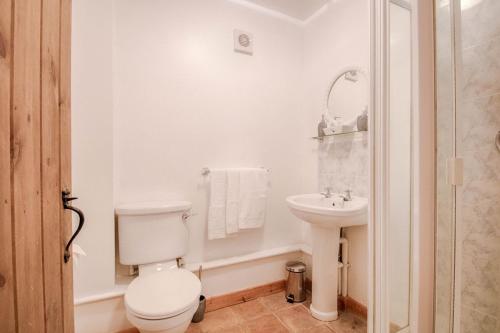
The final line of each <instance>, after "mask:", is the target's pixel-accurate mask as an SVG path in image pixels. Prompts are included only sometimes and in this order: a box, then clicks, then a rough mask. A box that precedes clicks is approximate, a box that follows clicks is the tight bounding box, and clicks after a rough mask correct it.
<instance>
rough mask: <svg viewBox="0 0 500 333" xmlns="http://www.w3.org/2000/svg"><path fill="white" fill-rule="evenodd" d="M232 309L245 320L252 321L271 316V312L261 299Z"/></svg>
mask: <svg viewBox="0 0 500 333" xmlns="http://www.w3.org/2000/svg"><path fill="white" fill-rule="evenodd" d="M232 309H233V310H234V311H235V312H236V313H237V314H238V315H239V316H240V317H241V318H242V319H243V320H252V319H255V318H257V317H260V316H263V315H265V314H269V313H270V311H269V309H268V308H266V307H265V306H264V305H263V304H262V302H261V300H260V299H255V300H252V301H248V302H244V303H241V304H238V305H235V306H233V307H232Z"/></svg>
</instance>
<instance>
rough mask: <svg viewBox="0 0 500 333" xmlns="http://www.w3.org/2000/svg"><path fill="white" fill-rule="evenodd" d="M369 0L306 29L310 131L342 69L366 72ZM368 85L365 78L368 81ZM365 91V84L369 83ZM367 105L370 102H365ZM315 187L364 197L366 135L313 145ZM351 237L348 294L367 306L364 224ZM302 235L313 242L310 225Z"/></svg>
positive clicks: (341, 5)
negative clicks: (317, 160) (350, 190)
mask: <svg viewBox="0 0 500 333" xmlns="http://www.w3.org/2000/svg"><path fill="white" fill-rule="evenodd" d="M368 19H369V2H368V1H366V0H350V1H337V2H332V3H330V6H329V7H328V9H327V10H326V11H325V12H324V13H323V14H322V15H320V16H318V17H317V18H316V19H314V20H312V21H311V22H309V23H308V24H307V25H306V27H305V36H304V52H305V54H304V71H305V76H304V91H305V96H306V98H305V99H304V103H305V107H304V109H305V110H307V114H308V116H309V124H310V125H309V126H308V127H309V129H310V131H314V129H315V127H316V124H317V123H318V121H319V120H320V119H321V114H322V113H323V112H324V110H325V108H326V97H327V90H328V88H329V85H330V84H331V82H332V81H333V79H334V78H335V76H336V75H337V74H339V72H340V71H341V70H344V69H345V68H347V67H357V68H361V69H363V70H364V71H365V72H366V73H368V64H369V61H370V39H369V36H370V35H369V21H368ZM366 83H367V85H368V84H369V83H368V80H366ZM367 89H368V86H367ZM367 103H368V101H367ZM315 158H318V159H319V164H318V170H317V174H318V180H319V182H318V185H319V187H318V188H317V189H316V190H320V191H323V190H324V188H325V187H326V186H330V187H332V188H333V190H334V191H335V192H342V191H344V190H346V189H347V188H348V187H349V188H351V189H352V190H353V194H354V195H361V196H368V193H369V182H368V162H369V161H368V145H367V136H366V135H365V134H356V135H347V136H345V137H335V138H332V139H326V140H324V141H323V142H318V143H317V157H315ZM345 237H346V238H347V239H348V240H349V247H350V248H349V261H350V263H351V267H350V268H349V276H348V294H349V296H350V297H352V298H353V299H355V300H356V301H358V302H360V303H362V304H364V305H367V295H368V294H367V287H368V278H367V277H368V275H367V274H368V271H367V270H368V236H367V227H366V226H362V227H351V228H345ZM304 239H305V241H306V242H307V243H309V244H310V242H311V235H310V227H309V226H308V225H305V226H304Z"/></svg>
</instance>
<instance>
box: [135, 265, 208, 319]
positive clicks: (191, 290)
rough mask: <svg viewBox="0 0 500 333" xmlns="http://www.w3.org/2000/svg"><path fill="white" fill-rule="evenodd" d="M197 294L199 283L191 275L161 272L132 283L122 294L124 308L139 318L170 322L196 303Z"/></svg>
mask: <svg viewBox="0 0 500 333" xmlns="http://www.w3.org/2000/svg"><path fill="white" fill-rule="evenodd" d="M200 293H201V283H200V280H199V279H198V278H197V277H196V275H194V274H193V273H191V272H190V271H188V270H185V269H174V270H168V271H161V272H156V273H152V274H149V275H146V276H139V277H138V278H136V279H135V280H133V281H132V283H130V285H129V287H128V289H127V292H126V293H125V305H126V306H127V308H128V309H129V310H130V311H131V312H132V313H133V314H135V315H136V316H137V317H140V318H145V319H162V318H169V317H173V316H176V315H178V314H181V313H183V312H185V311H187V310H189V309H190V308H191V307H192V306H193V305H194V304H195V303H198V302H199V300H198V298H199V296H200Z"/></svg>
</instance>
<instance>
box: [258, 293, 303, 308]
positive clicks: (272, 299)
mask: <svg viewBox="0 0 500 333" xmlns="http://www.w3.org/2000/svg"><path fill="white" fill-rule="evenodd" d="M260 300H261V302H262V304H264V306H265V307H266V308H268V309H269V311H272V312H274V311H278V310H281V309H284V308H289V307H292V306H294V305H295V304H294V303H288V302H287V301H286V298H285V292H284V291H282V292H279V293H276V294H272V295H269V296H265V297H262V298H261V299H260Z"/></svg>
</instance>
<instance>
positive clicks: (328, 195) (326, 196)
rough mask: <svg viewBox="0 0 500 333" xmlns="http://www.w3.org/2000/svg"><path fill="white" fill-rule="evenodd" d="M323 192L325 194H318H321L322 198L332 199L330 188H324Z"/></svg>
mask: <svg viewBox="0 0 500 333" xmlns="http://www.w3.org/2000/svg"><path fill="white" fill-rule="evenodd" d="M325 191H326V192H320V194H321V195H322V196H324V197H325V198H331V197H332V194H333V193H332V188H331V187H326V188H325Z"/></svg>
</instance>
